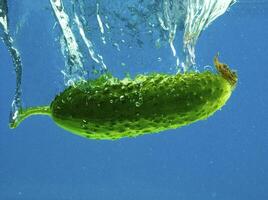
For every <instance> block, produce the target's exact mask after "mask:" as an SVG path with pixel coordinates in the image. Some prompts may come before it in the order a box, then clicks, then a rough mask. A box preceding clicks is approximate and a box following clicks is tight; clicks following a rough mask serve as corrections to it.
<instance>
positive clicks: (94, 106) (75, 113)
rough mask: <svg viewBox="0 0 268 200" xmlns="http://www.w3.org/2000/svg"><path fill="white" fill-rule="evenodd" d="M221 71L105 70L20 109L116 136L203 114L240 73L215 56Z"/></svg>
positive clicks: (91, 134)
mask: <svg viewBox="0 0 268 200" xmlns="http://www.w3.org/2000/svg"><path fill="white" fill-rule="evenodd" d="M214 63H215V66H216V69H217V70H218V73H212V72H209V71H206V72H202V73H198V72H191V73H185V74H177V75H168V74H150V75H138V76H137V77H136V78H135V79H133V80H130V79H123V80H119V79H117V78H114V77H111V76H110V77H107V75H106V76H105V75H104V76H101V77H99V78H98V79H95V80H88V81H86V82H80V83H77V84H76V85H75V86H70V87H69V88H67V89H65V90H64V91H63V92H62V93H60V94H59V95H57V96H56V97H55V99H54V100H53V101H52V103H51V104H50V106H44V107H36V108H28V109H26V110H24V111H21V113H20V115H21V116H22V117H21V119H20V120H19V121H18V123H16V124H13V125H11V127H12V128H15V127H16V126H17V125H18V124H19V123H20V122H21V121H22V120H24V119H25V118H27V117H28V116H30V115H35V114H45V115H50V116H51V117H52V119H53V120H54V122H55V123H56V124H57V125H59V126H60V127H62V128H63V129H65V130H67V131H70V132H72V133H74V134H77V135H80V136H83V137H86V138H90V139H106V140H114V139H120V138H123V137H136V136H139V135H144V134H149V133H157V132H160V131H164V130H168V129H175V128H178V127H181V126H185V125H188V124H191V123H193V122H196V121H198V120H203V119H206V118H208V117H209V116H211V115H212V114H213V113H215V112H216V111H217V110H218V109H220V108H221V107H222V106H223V105H224V104H225V103H226V101H227V100H228V99H229V97H230V96H231V94H232V91H233V89H234V88H235V85H236V82H237V75H236V73H234V72H233V71H231V70H230V69H229V67H228V66H227V65H226V64H222V63H220V62H219V61H218V58H217V57H215V59H214Z"/></svg>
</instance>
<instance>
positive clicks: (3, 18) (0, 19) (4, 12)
mask: <svg viewBox="0 0 268 200" xmlns="http://www.w3.org/2000/svg"><path fill="white" fill-rule="evenodd" d="M8 27H9V25H8V7H7V0H0V38H1V39H2V41H3V42H4V44H5V45H6V47H7V49H8V51H9V53H10V55H11V58H12V62H13V66H14V69H15V73H16V89H15V96H14V99H13V101H12V105H11V112H10V119H9V121H10V124H14V123H16V121H17V120H18V115H19V112H20V110H21V108H22V102H21V95H22V91H21V78H22V62H21V56H20V53H19V51H18V50H17V49H16V48H15V46H14V42H13V39H12V37H11V36H10V34H9V28H8Z"/></svg>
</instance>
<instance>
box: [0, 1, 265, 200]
mask: <svg viewBox="0 0 268 200" xmlns="http://www.w3.org/2000/svg"><path fill="white" fill-rule="evenodd" d="M263 2H264V3H263ZM265 2H266V1H262V2H261V1H247V2H246V1H242V0H241V1H240V4H239V3H238V4H237V5H235V6H234V7H232V9H231V10H230V12H227V13H226V14H225V15H224V16H222V17H220V18H219V19H218V20H217V21H216V22H214V23H213V25H211V26H210V27H209V28H208V29H207V30H206V31H205V32H204V33H203V34H202V36H201V38H200V39H199V42H198V45H197V50H196V51H197V63H198V64H199V65H200V66H203V65H207V64H212V57H213V56H214V55H215V53H216V52H218V51H219V52H220V55H221V58H222V60H224V61H225V62H227V63H228V64H229V65H230V66H231V67H232V68H234V69H236V70H237V71H238V75H239V82H238V85H237V88H236V90H235V91H234V93H233V95H232V97H231V99H230V100H229V101H228V102H227V104H226V106H224V107H223V109H222V110H221V111H218V112H217V113H216V114H215V115H214V116H213V117H210V118H209V119H207V120H205V121H200V122H197V123H195V124H192V125H190V126H187V127H183V128H180V129H177V130H171V131H165V132H162V133H160V134H155V135H147V136H142V137H137V138H135V139H122V140H118V141H96V140H87V139H84V138H81V137H78V136H76V135H73V134H70V133H68V132H66V131H64V130H62V129H60V128H58V127H57V126H56V125H55V124H54V123H53V122H52V120H51V119H49V118H48V117H42V116H40V117H39V116H36V117H32V118H29V119H27V120H25V121H24V122H23V123H22V124H21V125H20V126H19V127H18V128H17V129H15V130H10V129H9V128H8V116H9V111H10V104H11V101H12V98H13V93H14V86H15V74H14V72H13V68H12V63H11V59H10V56H9V54H8V52H7V49H6V48H5V46H4V45H3V43H2V42H0V70H1V71H0V199H1V200H2V199H3V200H17V199H18V200H35V199H38V200H39V199H40V200H58V199H59V200H65V199H66V200H69V199H76V200H89V199H92V200H93V199H94V200H106V199H109V200H121V199H122V200H148V199H154V200H167V199H172V200H175V199H176V200H197V199H198V200H209V199H217V200H227V199H228V200H253V199H257V200H267V199H268V126H267V125H268V123H267V121H268V103H267V102H268V95H267V92H268V78H267V77H268V66H267V63H268V11H267V10H268V3H265ZM40 4H41V3H40ZM45 4H48V3H44V5H45ZM47 7H49V6H47ZM31 9H33V11H32V12H31V15H32V16H34V17H32V18H31V21H30V22H28V24H26V25H25V26H28V27H29V28H28V30H27V32H25V33H22V34H21V35H23V38H19V39H18V45H19V47H20V50H21V54H22V58H23V64H24V76H23V95H24V99H23V100H24V105H25V106H32V105H44V104H48V103H49V102H50V101H51V100H52V99H53V97H54V95H55V94H56V93H58V92H59V91H61V90H62V88H63V85H62V75H61V73H60V70H61V67H62V66H63V58H62V56H61V54H60V50H59V46H57V45H55V44H56V43H53V42H50V41H53V40H54V38H53V34H47V33H48V32H50V31H53V30H52V27H53V25H54V18H53V15H52V14H51V12H50V11H49V9H47V8H46V6H44V8H43V12H35V11H34V6H33V8H31ZM14 10H16V7H15V5H13V11H14ZM11 14H12V13H11ZM13 15H14V16H15V14H13ZM45 22H46V23H45ZM11 26H12V22H11Z"/></svg>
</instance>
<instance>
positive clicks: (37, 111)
mask: <svg viewBox="0 0 268 200" xmlns="http://www.w3.org/2000/svg"><path fill="white" fill-rule="evenodd" d="M31 115H49V116H51V110H50V106H38V107H30V108H26V109H21V110H19V111H18V114H17V117H16V118H15V119H12V120H11V121H10V123H9V127H10V128H12V129H13V128H17V127H18V125H19V124H20V123H21V122H22V121H23V120H25V119H26V118H28V117H30V116H31Z"/></svg>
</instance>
